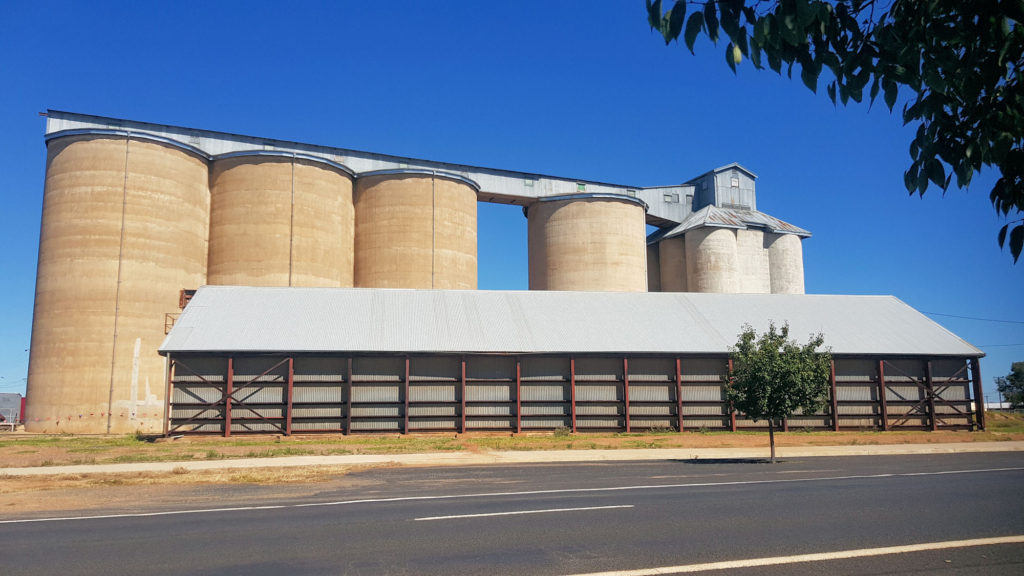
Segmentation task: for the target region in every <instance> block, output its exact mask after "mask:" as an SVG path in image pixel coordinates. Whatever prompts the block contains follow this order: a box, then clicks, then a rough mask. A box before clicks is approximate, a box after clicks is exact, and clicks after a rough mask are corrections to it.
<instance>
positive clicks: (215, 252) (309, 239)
mask: <svg viewBox="0 0 1024 576" xmlns="http://www.w3.org/2000/svg"><path fill="white" fill-rule="evenodd" d="M353 214H354V212H353V207H352V176H351V173H350V171H348V169H347V168H345V167H344V166H342V165H340V164H335V163H333V162H329V161H327V160H323V159H318V158H312V157H306V156H297V155H293V154H284V153H267V152H241V153H233V154H226V155H224V156H220V157H218V158H216V159H215V160H214V161H213V163H212V168H211V172H210V263H209V272H208V280H207V281H208V282H209V283H210V284H222V285H242V286H327V287H351V286H352V285H353V282H352V257H353V238H354V229H355V225H354V215H353Z"/></svg>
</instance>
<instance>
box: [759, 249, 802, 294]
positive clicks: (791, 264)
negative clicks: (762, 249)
mask: <svg viewBox="0 0 1024 576" xmlns="http://www.w3.org/2000/svg"><path fill="white" fill-rule="evenodd" d="M766 244H767V245H768V261H769V266H770V269H771V285H772V293H773V294H803V293H804V252H803V245H802V244H801V242H800V237H799V236H797V235H796V234H768V235H767V238H766Z"/></svg>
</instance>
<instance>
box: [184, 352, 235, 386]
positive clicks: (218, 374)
mask: <svg viewBox="0 0 1024 576" xmlns="http://www.w3.org/2000/svg"><path fill="white" fill-rule="evenodd" d="M227 374H228V359H227V358H216V357H209V356H181V357H176V358H175V359H174V382H203V381H205V382H224V381H225V380H226V379H227Z"/></svg>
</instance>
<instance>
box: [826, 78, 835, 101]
mask: <svg viewBox="0 0 1024 576" xmlns="http://www.w3.org/2000/svg"><path fill="white" fill-rule="evenodd" d="M826 90H827V91H828V97H829V100H832V105H833V106H835V105H836V83H835V82H829V83H828V87H827V88H826Z"/></svg>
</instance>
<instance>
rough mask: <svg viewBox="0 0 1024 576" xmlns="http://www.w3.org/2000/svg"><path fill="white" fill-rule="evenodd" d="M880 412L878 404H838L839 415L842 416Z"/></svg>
mask: <svg viewBox="0 0 1024 576" xmlns="http://www.w3.org/2000/svg"><path fill="white" fill-rule="evenodd" d="M880 413H881V408H880V407H879V406H878V405H869V406H863V405H861V406H851V405H849V404H840V405H839V416H841V417H842V416H848V415H854V414H856V415H862V414H880Z"/></svg>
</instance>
